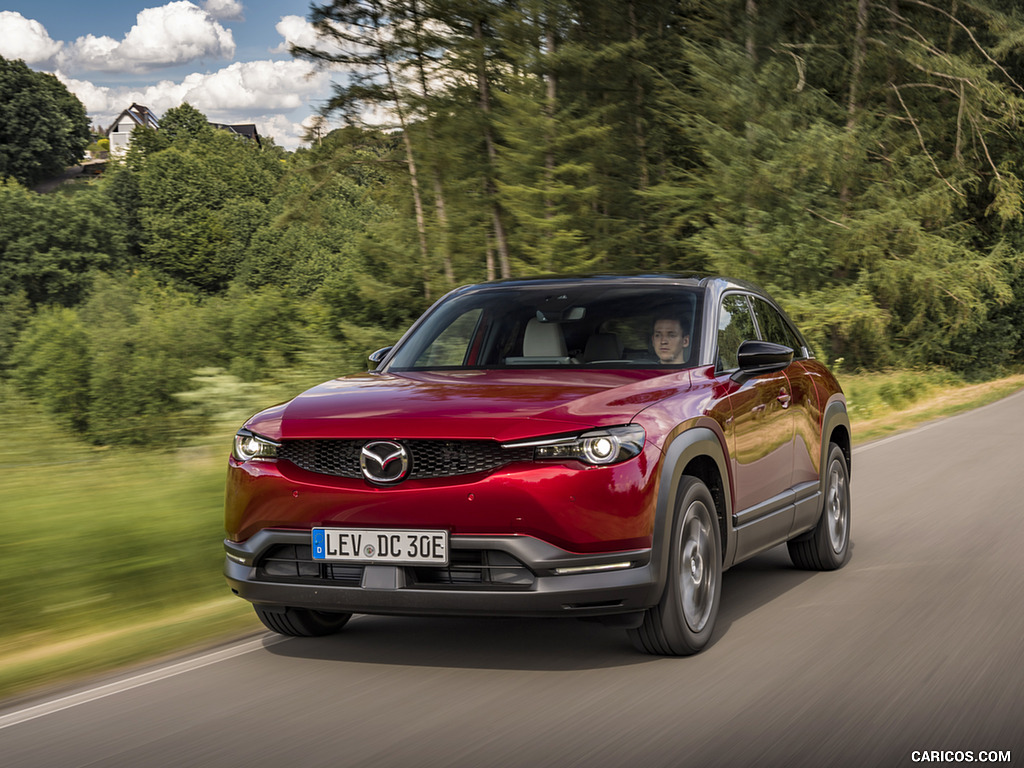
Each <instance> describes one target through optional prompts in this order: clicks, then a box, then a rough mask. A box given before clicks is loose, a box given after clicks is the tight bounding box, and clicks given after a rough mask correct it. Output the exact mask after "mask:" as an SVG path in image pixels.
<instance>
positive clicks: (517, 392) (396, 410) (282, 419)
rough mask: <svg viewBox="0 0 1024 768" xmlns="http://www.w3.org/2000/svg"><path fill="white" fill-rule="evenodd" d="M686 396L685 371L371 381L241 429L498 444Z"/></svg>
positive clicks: (626, 418)
mask: <svg viewBox="0 0 1024 768" xmlns="http://www.w3.org/2000/svg"><path fill="white" fill-rule="evenodd" d="M689 387H690V377H689V372H688V371H686V370H682V371H671V372H667V373H666V372H661V371H657V370H650V369H645V370H621V371H620V370H615V371H610V370H600V371H596V370H580V369H572V370H568V369H552V370H494V371H490V370H487V371H466V370H460V371H450V372H436V371H435V372H408V373H398V374H394V373H376V372H370V373H360V374H353V375H351V376H346V377H343V378H340V379H335V380H333V381H329V382H326V383H324V384H321V385H320V386H318V387H314V388H313V389H310V390H308V391H307V392H304V393H303V394H301V395H299V396H298V397H296V398H295V399H294V400H291V401H290V402H288V403H284V404H282V405H279V406H275V407H274V408H270V409H268V410H266V411H263V412H262V413H259V414H257V415H256V416H254V417H253V418H252V419H250V420H249V422H248V424H246V426H247V427H248V428H249V429H251V430H253V431H254V432H257V433H259V434H262V435H264V436H266V437H269V438H271V439H313V438H371V437H374V438H384V439H386V438H392V439H399V438H405V439H430V438H434V439H453V440H464V439H481V438H493V439H497V440H499V441H502V442H504V441H508V440H519V439H525V438H532V437H539V436H543V435H550V434H558V433H560V432H572V431H576V430H580V429H587V428H591V427H601V426H613V425H615V424H628V423H629V422H630V421H631V420H632V419H633V417H634V416H635V415H636V414H637V413H638V412H639V411H641V410H643V409H644V408H646V407H648V406H649V405H651V404H652V403H655V402H657V401H659V400H661V399H663V398H665V397H669V396H671V395H675V394H678V393H679V392H682V391H684V390H686V389H688V388H689Z"/></svg>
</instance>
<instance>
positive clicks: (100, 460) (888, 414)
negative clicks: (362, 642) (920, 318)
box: [0, 371, 1024, 697]
mask: <svg viewBox="0 0 1024 768" xmlns="http://www.w3.org/2000/svg"><path fill="white" fill-rule="evenodd" d="M841 381H842V384H843V387H844V389H845V390H846V392H847V396H848V400H849V405H850V414H851V420H852V421H853V430H854V437H855V440H856V441H857V442H863V441H864V440H866V439H872V438H874V437H880V436H884V435H886V434H889V433H891V432H893V431H896V430H899V429H905V428H908V427H912V426H914V425H916V424H918V423H921V422H922V421H926V420H930V419H934V418H939V417H942V416H946V415H950V414H951V413H955V412H958V411H960V410H965V409H967V408H971V407H975V406H977V405H981V404H984V403H986V402H990V401H992V400H994V399H997V398H999V397H1003V396H1005V395H1008V394H1010V393H1011V392H1013V391H1015V390H1017V389H1020V388H1021V387H1024V375H1022V376H1015V377H1011V378H1008V379H1004V380H1000V381H998V382H989V383H986V384H981V385H966V384H965V383H964V382H963V381H961V380H960V379H958V378H957V377H955V376H953V375H951V374H949V373H947V372H944V371H924V372H907V371H900V372H892V373H884V374H870V375H855V376H842V377H841ZM0 400H2V402H3V403H4V407H3V409H2V411H0V434H3V435H4V441H3V442H2V443H0V530H3V532H4V535H3V536H2V537H0V595H2V602H0V619H2V621H0V697H6V696H11V695H15V694H18V693H23V692H26V691H30V690H34V689H38V688H39V687H40V686H43V685H46V684H53V683H57V684H61V683H66V682H67V681H68V680H70V679H72V678H73V677H75V676H81V675H87V674H93V673H95V672H98V671H101V670H106V669H111V668H114V667H117V666H121V665H124V664H128V663H133V662H137V661H142V660H146V659H152V658H155V657H158V656H161V655H164V654H168V653H174V652H181V651H182V650H184V649H186V648H190V647H195V646H196V644H203V643H213V642H216V641H218V640H222V639H225V638H228V637H232V636H238V635H240V634H242V633H245V632H251V631H255V630H256V629H257V628H258V627H259V626H260V625H259V624H258V622H257V621H256V619H255V617H254V615H253V613H252V611H251V609H250V608H249V606H248V604H247V603H245V602H244V601H242V600H239V599H237V598H234V597H232V596H231V595H230V593H229V591H228V589H227V586H226V584H225V582H224V579H223V577H222V575H221V567H222V561H223V549H222V545H221V541H222V539H223V517H222V509H223V493H224V476H225V461H226V457H227V452H228V449H229V446H230V439H231V434H230V431H229V432H227V433H226V434H223V435H221V436H219V437H216V438H210V439H209V440H208V442H207V443H206V444H202V443H200V444H197V445H194V446H191V447H188V448H179V449H176V450H166V451H153V450H149V451H141V450H139V451H130V450H125V449H111V450H98V449H95V448H92V447H90V446H88V445H85V444H83V443H81V442H79V441H77V440H75V439H74V438H73V437H71V436H70V435H68V434H67V433H65V432H64V431H62V430H61V429H59V428H58V427H56V426H55V425H54V423H53V422H52V420H51V419H49V418H48V417H46V416H44V415H42V414H41V413H40V412H39V410H38V409H36V408H35V407H34V406H33V405H32V404H31V403H28V402H27V401H25V400H23V399H21V398H20V396H19V395H17V393H15V392H14V391H13V390H11V389H10V388H9V387H6V386H4V385H2V384H0ZM225 429H226V427H225Z"/></svg>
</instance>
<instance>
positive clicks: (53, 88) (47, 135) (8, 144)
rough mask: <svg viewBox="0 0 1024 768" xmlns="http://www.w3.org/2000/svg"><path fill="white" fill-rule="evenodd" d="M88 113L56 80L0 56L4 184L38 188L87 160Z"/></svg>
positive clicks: (0, 154)
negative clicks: (9, 181) (8, 180)
mask: <svg viewBox="0 0 1024 768" xmlns="http://www.w3.org/2000/svg"><path fill="white" fill-rule="evenodd" d="M90 140H91V137H90V134H89V118H88V116H87V115H86V113H85V107H84V106H82V103H81V102H80V101H79V100H78V99H77V98H75V96H74V95H72V94H71V93H70V92H69V91H68V89H67V88H65V87H64V85H63V84H62V83H61V82H60V81H59V80H58V79H57V78H56V77H54V76H53V75H48V74H45V73H43V72H35V71H33V70H31V69H29V68H28V67H27V66H26V65H25V62H23V61H20V60H18V61H10V60H8V59H5V58H3V57H2V56H0V178H3V177H4V176H10V177H12V178H14V179H17V180H18V181H20V182H21V183H23V184H26V185H32V184H36V183H38V182H40V181H42V180H44V179H46V178H49V177H50V176H54V175H56V174H58V173H61V172H62V171H63V170H64V169H65V168H68V167H70V166H72V165H74V164H75V163H77V162H78V161H79V160H81V159H82V157H84V155H85V148H86V147H87V146H88V145H89V142H90Z"/></svg>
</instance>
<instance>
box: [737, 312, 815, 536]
mask: <svg viewBox="0 0 1024 768" xmlns="http://www.w3.org/2000/svg"><path fill="white" fill-rule="evenodd" d="M753 308H754V316H755V318H756V319H757V325H758V328H759V329H760V331H761V336H762V338H763V339H764V340H765V341H772V342H775V343H776V344H784V345H785V346H787V347H790V348H791V349H792V350H793V362H792V363H790V365H789V367H788V368H787V369H786V378H787V379H788V380H789V386H790V395H791V396H792V399H791V400H790V403H789V410H790V412H791V413H792V416H793V427H794V440H793V480H792V486H793V504H794V506H795V513H794V530H795V529H797V528H805V527H806V526H807V525H808V524H809V523H810V522H812V521H813V520H814V518H815V516H816V515H817V512H818V510H819V509H820V500H819V498H820V497H819V491H820V485H819V473H820V465H821V409H820V405H819V403H818V393H817V389H816V388H815V385H814V379H813V377H812V376H811V375H810V374H808V372H807V367H806V365H805V363H806V361H807V359H808V353H807V347H806V344H805V343H804V340H803V339H802V338H801V336H800V334H799V333H798V332H797V331H796V329H795V328H793V326H792V324H791V323H790V322H789V321H788V320H787V319H786V317H785V315H784V314H783V313H782V311H781V310H779V309H778V307H776V306H774V305H773V304H770V303H769V302H767V301H765V300H764V299H762V298H760V297H756V296H755V297H753Z"/></svg>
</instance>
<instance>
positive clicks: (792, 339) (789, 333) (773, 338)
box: [754, 297, 803, 358]
mask: <svg viewBox="0 0 1024 768" xmlns="http://www.w3.org/2000/svg"><path fill="white" fill-rule="evenodd" d="M754 314H755V315H756V317H757V324H758V326H760V328H761V334H762V336H763V337H764V340H765V341H770V342H773V343H775V344H783V345H785V346H787V347H789V348H790V349H792V350H793V357H794V358H801V357H803V342H801V341H800V339H799V338H798V337H797V335H796V334H795V333H794V332H793V329H792V328H790V327H789V323H787V322H786V321H785V320H784V319H783V318H782V315H780V314H779V313H778V311H777V310H776V309H775V307H773V306H772V305H771V304H769V303H768V302H767V301H764V300H763V299H759V298H757V297H754Z"/></svg>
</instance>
